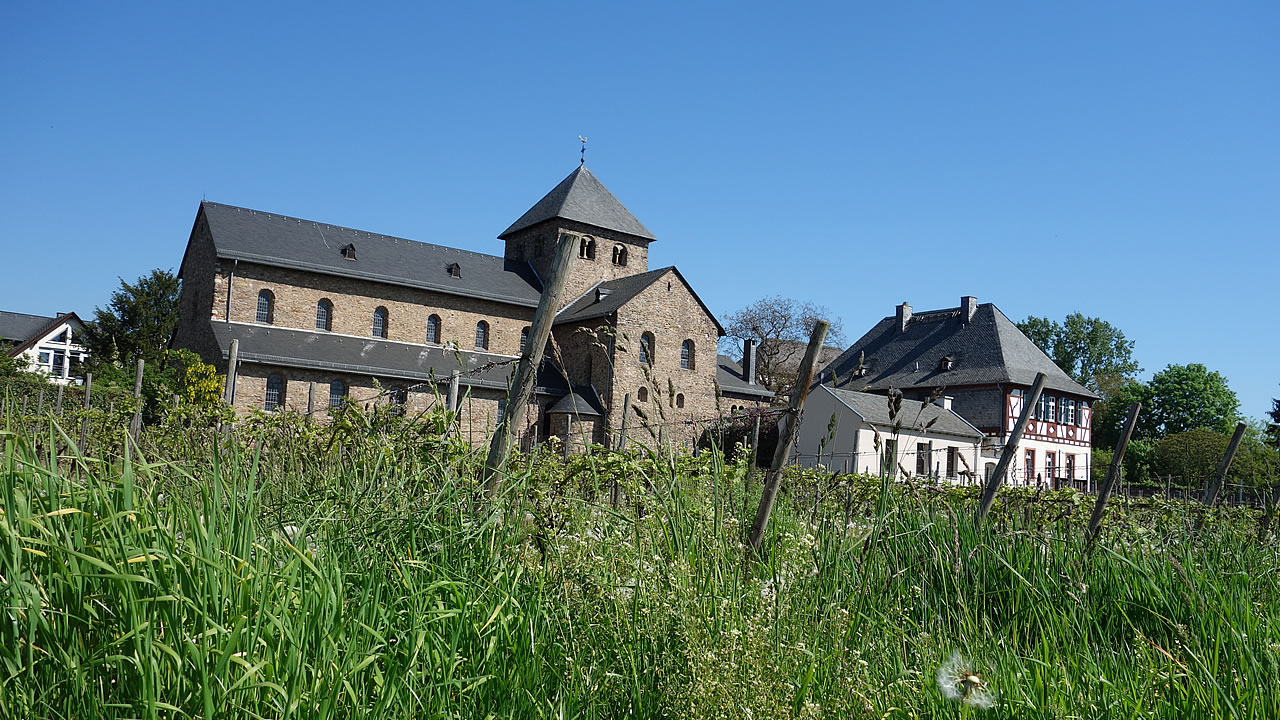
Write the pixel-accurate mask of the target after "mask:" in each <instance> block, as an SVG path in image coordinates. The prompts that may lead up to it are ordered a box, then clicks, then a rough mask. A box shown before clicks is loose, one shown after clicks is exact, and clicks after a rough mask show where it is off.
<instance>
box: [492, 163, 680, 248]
mask: <svg viewBox="0 0 1280 720" xmlns="http://www.w3.org/2000/svg"><path fill="white" fill-rule="evenodd" d="M555 218H561V219H563V220H574V221H576V222H580V223H585V224H587V225H594V226H596V227H598V228H602V229H604V230H614V231H616V232H620V233H625V234H627V235H632V236H635V237H638V238H642V239H644V240H657V238H655V237H654V236H653V233H650V232H649V229H648V228H646V227H645V226H644V225H643V224H641V222H640V221H639V220H637V219H636V217H635V216H634V215H632V214H631V211H630V210H628V209H627V208H626V207H624V206H623V205H622V203H621V202H618V198H616V197H614V196H613V193H611V192H609V188H607V187H605V186H604V183H602V182H600V181H599V180H597V179H596V176H595V175H592V174H591V171H590V170H588V169H587V166H586V165H579V166H578V167H577V168H576V169H574V171H573V172H571V173H569V177H566V178H565V179H564V180H561V181H560V184H559V185H556V186H555V187H554V188H552V190H551V192H549V193H547V194H546V195H544V196H543V197H542V199H541V200H539V201H538V202H537V203H535V204H534V206H533V207H531V208H529V210H528V211H527V212H525V214H523V215H521V216H520V219H519V220H516V221H515V222H513V223H511V227H508V228H507V229H506V230H503V231H502V234H501V235H499V236H498V239H500V240H503V239H506V237H507V236H508V235H511V234H512V233H515V232H518V231H520V230H523V229H525V228H528V227H533V226H534V225H537V224H538V223H542V222H546V221H547V220H553V219H555Z"/></svg>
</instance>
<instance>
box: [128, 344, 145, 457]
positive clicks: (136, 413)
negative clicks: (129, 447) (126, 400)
mask: <svg viewBox="0 0 1280 720" xmlns="http://www.w3.org/2000/svg"><path fill="white" fill-rule="evenodd" d="M145 365H146V361H145V360H143V359H142V358H138V370H137V374H136V375H134V378H133V401H134V402H135V403H137V407H136V408H134V410H133V419H132V420H130V421H129V436H130V437H132V438H133V442H134V444H137V442H138V433H139V432H141V430H142V368H143V366H145Z"/></svg>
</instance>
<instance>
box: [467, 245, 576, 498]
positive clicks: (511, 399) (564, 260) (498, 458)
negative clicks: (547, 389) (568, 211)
mask: <svg viewBox="0 0 1280 720" xmlns="http://www.w3.org/2000/svg"><path fill="white" fill-rule="evenodd" d="M578 239H579V238H578V236H577V235H574V234H571V233H562V234H561V235H560V241H559V246H558V247H557V248H556V254H555V260H554V261H553V262H552V264H551V274H550V275H549V276H548V278H547V283H546V285H544V286H543V288H542V297H541V298H540V299H539V300H538V309H537V310H535V311H534V313H533V324H532V325H531V326H530V330H529V342H528V343H526V344H525V348H524V352H522V353H521V354H520V364H519V365H518V366H517V367H516V378H515V382H514V383H513V384H512V386H511V388H510V389H509V390H508V391H507V411H506V412H505V413H503V414H502V418H501V419H500V420H499V421H498V429H497V431H495V432H494V434H493V438H492V440H490V442H489V457H488V458H486V459H485V464H484V472H485V475H486V477H485V493H486V494H487V495H488V496H489V497H490V498H493V497H495V496H497V494H498V486H499V474H500V473H501V472H502V468H503V465H505V464H506V462H507V451H508V450H509V449H510V446H511V418H513V417H517V418H521V419H522V420H523V419H524V416H525V413H524V409H525V406H526V405H527V404H528V403H529V395H531V394H532V393H533V383H534V380H535V379H536V376H537V374H538V366H539V365H541V364H542V353H543V350H545V349H546V347H547V340H548V339H550V337H551V325H552V323H554V322H555V317H556V311H557V310H559V309H560V296H561V295H563V294H564V289H565V287H566V286H567V285H568V284H569V266H570V262H571V261H572V260H573V253H574V250H575V246H576V245H577V244H578ZM566 444H567V443H566Z"/></svg>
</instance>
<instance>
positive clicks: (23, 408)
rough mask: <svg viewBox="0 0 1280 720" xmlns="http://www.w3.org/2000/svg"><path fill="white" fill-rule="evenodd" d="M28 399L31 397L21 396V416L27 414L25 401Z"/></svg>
mask: <svg viewBox="0 0 1280 720" xmlns="http://www.w3.org/2000/svg"><path fill="white" fill-rule="evenodd" d="M30 399H31V398H29V397H27V396H26V395H23V396H22V417H26V416H27V401H28V400H30Z"/></svg>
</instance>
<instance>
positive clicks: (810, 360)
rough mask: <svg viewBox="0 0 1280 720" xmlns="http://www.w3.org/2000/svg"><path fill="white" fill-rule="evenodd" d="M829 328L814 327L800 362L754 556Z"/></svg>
mask: <svg viewBox="0 0 1280 720" xmlns="http://www.w3.org/2000/svg"><path fill="white" fill-rule="evenodd" d="M827 328H828V325H827V322H826V321H825V320H819V321H817V322H816V323H814V326H813V334H812V335H810V336H809V347H808V348H806V349H805V351H804V360H802V361H801V362H800V374H799V375H798V376H797V377H796V385H795V388H794V389H792V391H791V404H790V405H789V406H788V408H787V413H786V414H785V415H783V416H782V421H781V424H780V425H779V426H778V448H777V449H776V450H775V451H774V453H773V465H772V466H770V468H769V474H768V476H766V477H765V481H764V494H763V495H761V496H760V506H759V508H757V509H756V519H755V521H754V522H752V523H751V534H750V536H748V538H747V546H748V547H749V548H750V549H751V552H752V553H759V552H760V544H761V543H762V542H764V531H765V528H766V527H768V525H769V515H770V514H772V513H773V503H774V500H776V499H777V497H778V487H779V486H780V485H781V484H782V468H783V467H784V466H785V465H786V464H787V460H788V459H789V458H790V456H791V450H792V448H794V447H795V444H796V434H797V433H799V431H800V413H801V412H803V411H804V401H805V399H806V398H808V397H809V386H810V385H812V384H813V371H814V370H815V369H816V368H815V366H816V365H817V362H818V353H820V352H822V345H823V343H824V342H826V339H827ZM783 425H785V428H784V427H783Z"/></svg>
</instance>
